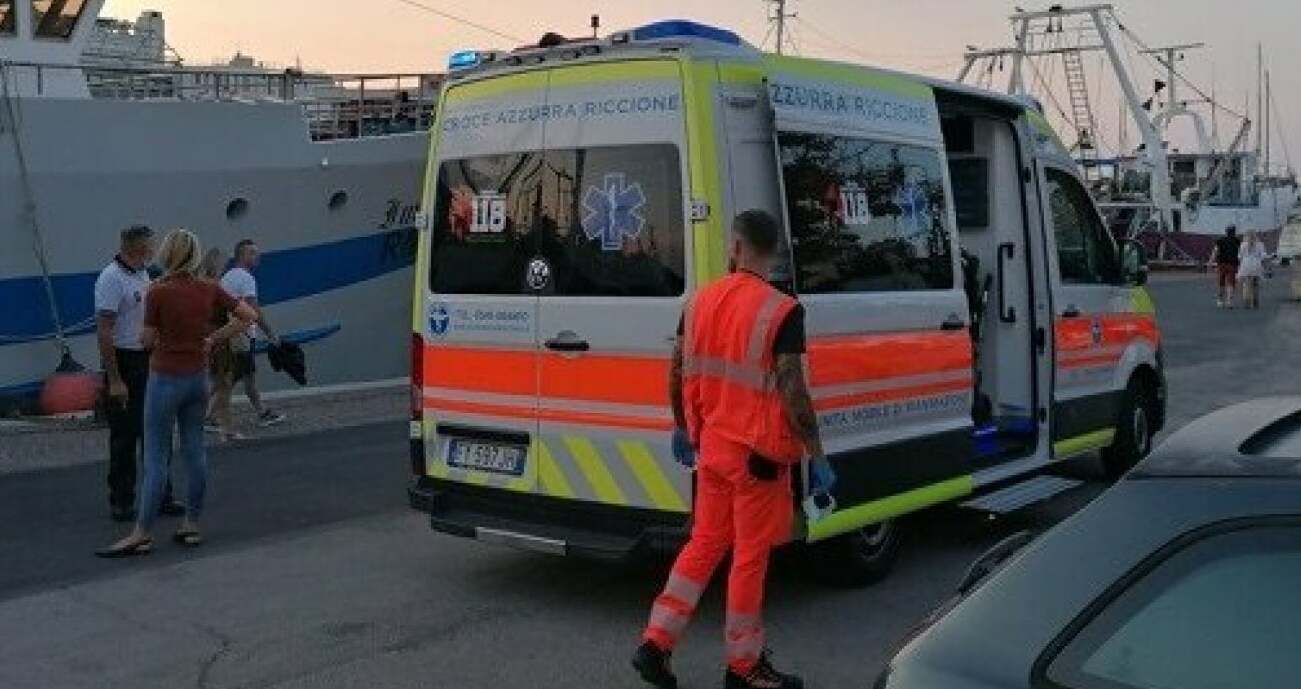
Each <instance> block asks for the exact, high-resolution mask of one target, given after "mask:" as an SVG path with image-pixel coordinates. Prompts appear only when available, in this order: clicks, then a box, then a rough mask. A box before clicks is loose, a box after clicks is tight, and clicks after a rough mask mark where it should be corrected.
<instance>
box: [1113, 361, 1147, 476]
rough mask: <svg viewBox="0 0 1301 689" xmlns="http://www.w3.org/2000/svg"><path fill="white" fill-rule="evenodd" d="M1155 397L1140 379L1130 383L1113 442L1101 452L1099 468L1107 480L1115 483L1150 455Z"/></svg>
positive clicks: (1123, 400) (1123, 399) (1122, 403)
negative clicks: (1105, 474) (1103, 470)
mask: <svg viewBox="0 0 1301 689" xmlns="http://www.w3.org/2000/svg"><path fill="white" fill-rule="evenodd" d="M1155 400H1156V394H1155V391H1153V390H1152V389H1151V386H1150V385H1149V384H1147V383H1146V382H1144V380H1143V379H1141V378H1134V379H1133V380H1131V381H1129V386H1128V387H1127V388H1125V395H1124V397H1123V398H1122V400H1121V403H1120V417H1119V418H1118V419H1117V420H1116V438H1115V440H1113V441H1112V442H1111V447H1108V448H1106V449H1104V450H1103V451H1102V466H1103V468H1104V469H1105V470H1106V472H1107V476H1108V477H1109V478H1113V479H1118V478H1120V477H1121V476H1124V475H1125V472H1127V471H1129V470H1130V469H1132V468H1134V465H1135V464H1138V462H1139V460H1141V459H1143V458H1144V457H1146V456H1147V455H1148V454H1149V453H1150V452H1152V437H1153V436H1154V435H1155V434H1156V425H1155V423H1154V421H1155V416H1154V413H1155V409H1156V402H1155Z"/></svg>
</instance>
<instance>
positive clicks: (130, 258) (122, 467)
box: [95, 225, 184, 521]
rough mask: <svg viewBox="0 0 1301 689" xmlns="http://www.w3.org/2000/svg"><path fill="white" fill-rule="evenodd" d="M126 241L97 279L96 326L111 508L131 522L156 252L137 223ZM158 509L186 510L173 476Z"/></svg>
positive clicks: (149, 236) (148, 234)
mask: <svg viewBox="0 0 1301 689" xmlns="http://www.w3.org/2000/svg"><path fill="white" fill-rule="evenodd" d="M121 239H122V243H121V246H120V247H119V250H118V254H117V255H116V256H114V257H113V261H112V262H111V263H109V264H108V265H107V266H106V267H105V268H104V270H103V271H101V272H100V274H99V278H98V279H97V280H95V330H96V337H97V340H98V343H99V357H100V363H101V365H102V366H103V369H104V378H105V388H106V390H107V392H108V400H107V404H106V405H105V415H106V416H107V417H108V503H109V509H110V511H111V515H112V517H113V519H114V520H116V521H131V520H133V519H135V516H136V512H135V498H136V495H135V491H136V456H137V455H136V448H137V447H138V446H139V444H140V440H141V429H142V425H143V419H144V406H145V386H146V383H147V382H148V380H149V352H147V351H145V348H144V346H143V345H142V344H141V343H140V329H141V326H142V324H143V322H144V315H145V292H146V291H148V290H149V282H150V280H149V272H148V271H147V270H146V269H145V266H147V265H148V264H149V261H151V260H152V259H153V255H154V243H153V231H152V230H150V229H149V228H148V227H145V226H144V225H132V226H131V227H128V228H127V229H125V230H123V231H122V235H121ZM159 511H160V512H162V513H164V514H169V515H174V514H179V513H181V512H183V511H184V508H183V507H181V505H179V504H178V503H177V502H176V501H175V500H173V499H172V483H171V480H170V479H169V480H168V482H167V490H166V492H165V493H164V499H163V505H162V508H161V509H160V510H159Z"/></svg>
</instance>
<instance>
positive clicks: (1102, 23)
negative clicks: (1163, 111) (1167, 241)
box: [1066, 5, 1174, 231]
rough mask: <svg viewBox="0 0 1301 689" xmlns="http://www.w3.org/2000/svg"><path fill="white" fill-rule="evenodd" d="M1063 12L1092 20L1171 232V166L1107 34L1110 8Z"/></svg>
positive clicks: (1156, 202)
mask: <svg viewBox="0 0 1301 689" xmlns="http://www.w3.org/2000/svg"><path fill="white" fill-rule="evenodd" d="M1066 12H1071V13H1077V14H1088V15H1089V18H1090V19H1092V20H1093V26H1094V28H1095V29H1097V32H1098V37H1099V39H1101V41H1102V48H1103V50H1105V51H1106V53H1107V59H1108V60H1109V61H1110V62H1111V68H1112V71H1114V72H1115V73H1116V81H1117V82H1119V84H1120V90H1121V92H1122V93H1123V94H1124V96H1125V102H1126V103H1127V104H1128V105H1129V112H1130V114H1131V115H1132V116H1133V117H1134V123H1135V124H1136V125H1137V126H1138V132H1139V135H1140V136H1141V137H1142V139H1143V153H1142V156H1141V157H1142V158H1144V159H1146V161H1147V165H1148V168H1149V174H1151V175H1152V182H1151V185H1150V186H1151V193H1152V204H1153V205H1154V206H1156V210H1157V213H1158V215H1160V217H1161V226H1162V229H1163V230H1167V231H1168V230H1171V229H1173V228H1174V221H1173V216H1172V215H1171V212H1170V206H1171V201H1170V163H1169V160H1168V158H1167V157H1166V151H1165V144H1163V143H1162V141H1161V134H1160V132H1158V131H1157V128H1156V124H1155V123H1154V122H1153V121H1152V118H1151V117H1149V116H1148V114H1147V111H1146V110H1144V109H1143V102H1142V101H1141V100H1139V98H1138V92H1137V91H1135V90H1134V82H1133V80H1131V79H1130V77H1129V72H1128V71H1126V70H1125V65H1124V63H1123V62H1122V61H1121V59H1120V53H1119V51H1117V50H1116V43H1115V41H1113V40H1112V37H1111V32H1110V31H1108V30H1107V20H1106V17H1105V16H1104V14H1103V13H1104V12H1105V13H1111V12H1112V7H1111V5H1092V6H1089V7H1081V8H1079V9H1076V10H1066ZM1113 16H1114V15H1113Z"/></svg>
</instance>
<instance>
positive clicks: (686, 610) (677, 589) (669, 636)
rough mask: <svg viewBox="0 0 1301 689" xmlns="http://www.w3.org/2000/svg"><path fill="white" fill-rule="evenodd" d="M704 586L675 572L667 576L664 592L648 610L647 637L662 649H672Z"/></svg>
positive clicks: (698, 600) (688, 619)
mask: <svg viewBox="0 0 1301 689" xmlns="http://www.w3.org/2000/svg"><path fill="white" fill-rule="evenodd" d="M705 583H707V582H705ZM705 583H697V582H694V581H692V580H691V579H688V578H687V577H685V576H682V575H681V574H678V573H677V572H672V573H670V574H669V580H668V581H667V582H666V583H665V584H664V591H663V592H661V593H660V595H659V597H658V598H656V599H655V605H654V606H652V607H651V614H650V621H649V622H647V623H646V636H647V637H648V638H651V639H653V640H654V641H655V642H656V643H657V644H658V645H659V646H660V647H661V648H663V649H665V650H668V649H671V648H673V646H674V645H675V644H676V643H677V641H678V639H680V638H681V637H682V632H683V631H684V630H686V628H687V623H688V622H690V621H691V614H692V613H693V612H695V610H696V604H697V603H699V602H700V595H701V594H702V593H704V591H705Z"/></svg>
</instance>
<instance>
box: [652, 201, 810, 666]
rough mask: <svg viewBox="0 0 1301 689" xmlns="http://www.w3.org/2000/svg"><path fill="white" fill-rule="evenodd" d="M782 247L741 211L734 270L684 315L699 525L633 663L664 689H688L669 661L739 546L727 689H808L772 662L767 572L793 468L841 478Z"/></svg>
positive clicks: (677, 365)
mask: <svg viewBox="0 0 1301 689" xmlns="http://www.w3.org/2000/svg"><path fill="white" fill-rule="evenodd" d="M780 240H781V231H780V229H779V227H778V224H777V221H776V220H775V219H774V218H773V217H772V216H771V215H769V214H768V213H765V212H763V211H758V210H750V211H746V212H744V213H741V214H740V215H739V216H737V218H736V220H735V221H734V222H733V224H732V235H731V240H730V242H731V244H730V246H729V255H728V261H729V270H730V274H729V275H728V276H727V277H724V278H722V279H721V280H718V281H717V282H714V283H713V284H711V285H709V286H708V287H705V288H704V289H702V290H700V291H699V292H698V293H697V294H696V295H695V296H694V298H692V300H691V301H690V302H689V303H688V305H687V307H686V309H685V311H684V312H683V316H682V327H681V329H680V330H681V332H680V333H679V337H678V338H677V345H676V346H675V348H674V352H673V366H672V369H671V374H670V380H669V389H670V396H671V397H672V400H671V401H672V405H673V416H674V419H675V421H676V423H677V428H676V429H675V430H674V433H673V454H674V457H675V459H677V461H678V462H679V463H681V464H683V465H685V466H688V467H690V466H694V465H695V456H696V452H697V450H698V451H699V455H700V463H699V467H697V471H696V498H695V500H696V502H695V511H694V514H693V519H694V521H693V525H692V529H691V539H690V540H689V541H688V543H687V544H686V546H685V547H684V548H683V549H682V552H681V553H680V554H679V555H678V559H677V561H676V562H675V563H674V565H673V572H672V574H670V575H669V580H668V582H667V583H666V584H665V586H664V591H663V592H662V593H661V594H660V595H659V597H658V598H656V599H655V605H654V607H653V608H652V609H651V615H650V622H649V623H648V624H647V626H646V631H645V634H644V635H643V643H642V645H641V646H640V647H639V648H638V649H637V653H636V654H635V655H634V656H633V666H634V667H635V668H636V669H637V671H638V672H639V673H640V674H641V676H642V678H643V679H644V680H646V681H647V682H649V683H650V684H652V685H654V686H656V687H660V688H661V689H675V688H676V687H677V679H676V678H675V677H674V675H673V673H672V671H671V670H670V669H669V655H670V654H671V653H672V651H673V647H674V645H675V644H676V642H677V641H678V639H679V638H680V637H681V635H682V632H683V630H684V629H685V628H686V625H687V622H688V621H689V620H690V618H691V614H692V612H693V611H694V610H695V608H696V604H697V602H698V601H699V600H700V595H701V593H702V592H703V591H704V590H705V587H706V586H707V585H708V583H709V579H710V576H711V575H712V574H713V572H714V569H715V568H716V567H717V566H718V563H719V562H720V561H721V560H722V559H723V556H724V555H726V554H727V553H728V551H729V550H731V551H732V567H731V572H730V573H729V574H728V579H727V620H726V624H725V630H724V641H725V645H726V655H727V672H726V676H725V685H726V687H728V689H734V688H742V687H747V688H748V687H767V688H772V689H798V688H800V687H803V686H804V683H803V681H802V680H801V679H800V678H798V677H796V676H794V675H788V674H784V673H780V672H778V671H777V670H776V669H774V668H773V666H772V664H771V663H770V662H769V657H768V653H767V651H766V649H765V646H764V631H763V623H762V620H761V609H762V603H763V588H764V576H765V574H766V573H767V570H768V555H769V552H770V551H771V550H772V548H773V547H774V546H775V545H777V544H779V543H782V542H784V541H786V540H787V539H788V537H789V534H790V530H791V524H792V518H793V513H792V510H793V508H794V497H793V495H792V492H791V490H792V489H791V469H792V467H794V466H798V465H799V462H800V461H801V460H802V459H803V458H804V457H806V456H808V457H811V458H813V462H812V464H811V469H812V471H811V472H810V473H811V477H812V478H811V481H812V483H813V486H812V487H813V489H814V491H815V492H826V491H830V490H831V484H832V483H833V482H834V480H835V478H834V474H833V473H832V472H831V468H830V466H829V465H828V464H827V461H826V459H825V457H824V456H823V454H822V443H821V441H820V439H819V437H818V426H817V417H816V415H815V414H814V411H813V403H812V400H811V399H810V397H809V392H808V387H807V385H806V382H805V379H804V361H803V359H804V350H805V346H804V310H803V307H801V306H800V305H799V304H798V303H797V302H796V301H795V300H794V299H792V298H791V297H789V296H787V295H785V294H783V293H782V292H780V291H778V290H777V289H775V288H774V287H772V286H771V285H769V283H768V280H767V278H766V277H765V276H767V275H768V274H769V271H770V269H771V267H772V263H773V259H774V257H775V256H776V253H777V247H778V242H779V241H780Z"/></svg>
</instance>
